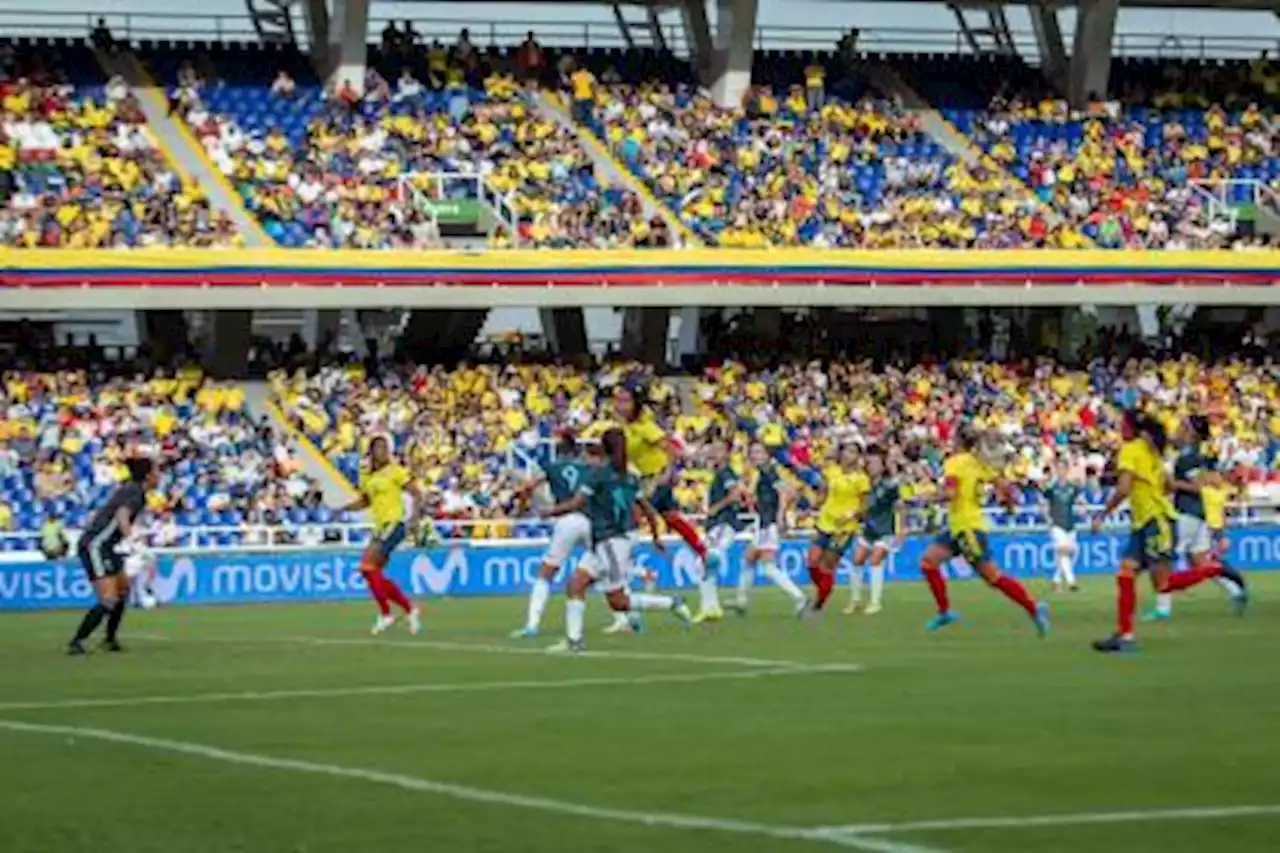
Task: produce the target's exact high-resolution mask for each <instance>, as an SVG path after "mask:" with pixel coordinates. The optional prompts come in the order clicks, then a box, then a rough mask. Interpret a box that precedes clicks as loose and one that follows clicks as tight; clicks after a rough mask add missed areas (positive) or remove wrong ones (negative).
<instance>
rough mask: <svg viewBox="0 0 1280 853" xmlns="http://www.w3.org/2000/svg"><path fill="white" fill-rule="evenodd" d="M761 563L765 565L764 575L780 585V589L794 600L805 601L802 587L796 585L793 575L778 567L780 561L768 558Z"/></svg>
mask: <svg viewBox="0 0 1280 853" xmlns="http://www.w3.org/2000/svg"><path fill="white" fill-rule="evenodd" d="M760 565H762V566H763V567H764V576H765V577H767V578H768V579H769V580H771V581H773V582H774V583H775V584H777V585H778V589H780V590H782V591H783V592H785V593H786V594H787V595H788V596H789V597H790V598H791V600H792V601H794V602H795V603H796V604H800V603H801V602H803V601H805V596H804V593H803V592H801V591H800V587H798V586H796V582H795V581H793V580H792V579H791V576H790V575H788V574H787V573H786V572H784V571H782V569H780V568H778V561H777V560H775V559H773V558H768V559H764V560H761V561H760Z"/></svg>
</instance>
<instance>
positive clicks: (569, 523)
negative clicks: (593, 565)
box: [542, 512, 591, 569]
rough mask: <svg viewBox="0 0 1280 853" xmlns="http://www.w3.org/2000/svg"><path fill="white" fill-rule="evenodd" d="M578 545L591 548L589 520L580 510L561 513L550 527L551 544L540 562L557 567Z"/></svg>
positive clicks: (561, 564)
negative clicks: (566, 513)
mask: <svg viewBox="0 0 1280 853" xmlns="http://www.w3.org/2000/svg"><path fill="white" fill-rule="evenodd" d="M579 545H581V546H582V547H583V548H586V549H587V550H588V551H590V550H591V520H590V519H588V518H587V517H586V516H585V515H583V514H582V513H580V512H573V513H569V514H568V515H562V516H560V517H559V518H557V519H556V522H555V524H554V525H553V526H552V528H551V544H550V545H549V546H548V547H547V553H545V554H543V555H542V562H543V564H544V565H548V566H555V567H556V568H557V569H558V568H560V567H561V566H563V565H564V562H565V560H567V559H569V555H570V554H572V553H573V549H574V548H577V547H578V546H579Z"/></svg>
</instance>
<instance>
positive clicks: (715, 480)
mask: <svg viewBox="0 0 1280 853" xmlns="http://www.w3.org/2000/svg"><path fill="white" fill-rule="evenodd" d="M707 463H708V464H709V465H710V466H711V468H712V469H713V470H714V471H715V474H714V475H713V476H712V478H711V486H710V488H709V489H708V490H707V541H708V545H709V547H710V550H711V551H712V552H713V553H715V554H716V555H717V558H716V559H715V560H714V561H709V562H715V563H716V564H717V565H719V566H720V567H721V571H724V570H726V569H727V568H728V565H729V555H730V551H731V550H732V548H733V543H734V541H735V540H736V539H737V538H738V532H739V531H740V530H741V529H742V518H741V516H742V509H743V504H744V502H745V498H746V496H747V492H746V488H745V487H744V486H743V484H742V480H741V478H740V477H738V473H737V472H736V471H734V470H733V465H732V464H731V463H730V458H729V443H728V441H726V440H725V439H723V438H717V439H715V440H713V441H712V442H711V445H710V447H708V449H707ZM744 571H745V569H744ZM718 581H719V572H713V571H711V570H710V569H708V568H707V567H706V565H705V564H704V566H703V570H702V582H701V583H700V584H699V585H698V589H699V592H700V594H701V598H702V601H701V604H700V606H699V607H698V615H697V616H695V617H693V621H694V623H695V624H701V623H703V622H716V621H719V620H720V619H722V618H724V611H723V610H722V609H721V608H720V590H719V588H718Z"/></svg>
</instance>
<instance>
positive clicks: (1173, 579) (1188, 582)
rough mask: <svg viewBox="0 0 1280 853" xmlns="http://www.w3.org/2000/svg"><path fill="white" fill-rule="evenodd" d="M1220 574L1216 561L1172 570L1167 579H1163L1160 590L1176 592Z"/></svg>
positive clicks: (1220, 567) (1219, 567)
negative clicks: (1181, 569)
mask: <svg viewBox="0 0 1280 853" xmlns="http://www.w3.org/2000/svg"><path fill="white" fill-rule="evenodd" d="M1221 574H1222V566H1219V565H1218V564H1217V563H1206V564H1205V565H1203V566H1197V567H1196V568H1194V569H1186V570H1184V571H1181V572H1174V573H1173V574H1172V575H1170V576H1169V580H1167V581H1165V584H1164V589H1163V590H1161V592H1177V591H1178V590H1181V589H1190V588H1191V587H1193V586H1195V585H1196V584H1198V583H1202V582H1204V581H1207V580H1210V579H1212V578H1216V577H1218V576H1219V575H1221Z"/></svg>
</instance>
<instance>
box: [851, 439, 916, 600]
mask: <svg viewBox="0 0 1280 853" xmlns="http://www.w3.org/2000/svg"><path fill="white" fill-rule="evenodd" d="M864 458H865V460H866V465H867V476H868V478H869V479H870V481H871V483H872V484H873V485H872V486H871V491H869V492H868V493H867V498H866V510H865V512H864V513H863V526H862V535H861V536H859V537H858V544H857V547H856V548H855V549H854V552H853V566H852V569H851V570H850V572H849V605H848V606H847V607H845V609H844V612H845V613H857V612H858V611H859V610H862V574H863V567H864V566H866V567H868V568H867V571H868V574H869V575H870V581H871V600H870V601H869V602H868V604H867V609H866V610H865V611H863V612H865V613H866V614H867V615H868V616H874V615H875V614H877V613H879V612H880V610H881V609H882V607H881V597H882V596H883V594H884V570H885V560H886V559H887V558H888V556H889V554H890V552H891V551H893V550H894V549H895V548H897V547H899V546H901V544H902V531H903V530H905V529H906V505H905V504H904V503H903V502H902V486H901V484H900V483H899V482H898V477H897V473H896V472H895V471H894V470H893V468H892V466H891V465H890V464H889V461H888V459H887V458H886V457H885V454H884V451H883V450H881V449H879V448H868V450H867V452H866V454H865V456H864Z"/></svg>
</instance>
